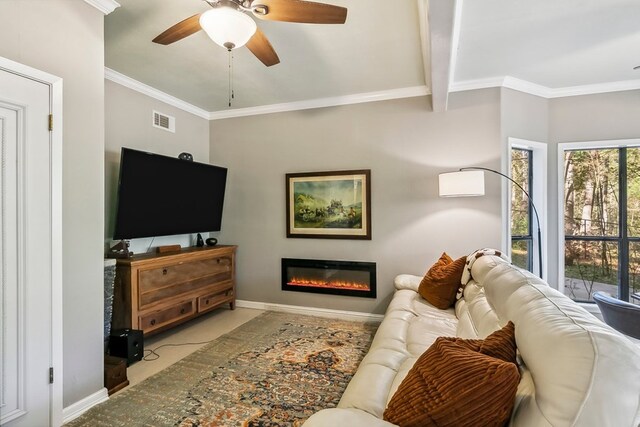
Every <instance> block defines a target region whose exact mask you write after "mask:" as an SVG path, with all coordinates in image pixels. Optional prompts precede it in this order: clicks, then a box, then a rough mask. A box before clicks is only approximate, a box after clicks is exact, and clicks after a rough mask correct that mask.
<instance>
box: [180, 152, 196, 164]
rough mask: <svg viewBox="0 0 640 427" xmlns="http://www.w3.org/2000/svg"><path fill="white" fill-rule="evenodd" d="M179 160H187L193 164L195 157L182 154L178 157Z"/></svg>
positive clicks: (185, 153)
mask: <svg viewBox="0 0 640 427" xmlns="http://www.w3.org/2000/svg"><path fill="white" fill-rule="evenodd" d="M178 158H179V159H180V160H186V161H188V162H193V156H192V155H191V153H187V152H184V151H183V152H182V153H180V154H179V155H178Z"/></svg>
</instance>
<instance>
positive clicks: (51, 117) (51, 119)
mask: <svg viewBox="0 0 640 427" xmlns="http://www.w3.org/2000/svg"><path fill="white" fill-rule="evenodd" d="M52 130H53V114H49V132H51V131H52Z"/></svg>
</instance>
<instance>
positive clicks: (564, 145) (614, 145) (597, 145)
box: [557, 139, 640, 304]
mask: <svg viewBox="0 0 640 427" xmlns="http://www.w3.org/2000/svg"><path fill="white" fill-rule="evenodd" d="M623 148H624V149H627V148H640V139H616V140H598V141H582V142H561V143H558V157H557V158H558V175H557V176H558V182H557V184H558V212H557V214H558V290H559V291H560V292H562V293H563V294H564V287H565V286H564V282H565V275H564V273H565V268H564V258H565V245H566V235H565V228H564V225H565V222H564V209H565V206H564V185H565V182H564V181H565V177H564V158H565V152H566V151H575V150H598V149H616V150H621V149H623ZM618 155H619V156H620V155H621V151H619V154H618ZM625 155H626V154H625ZM618 159H619V160H620V157H618ZM618 167H619V168H620V169H619V176H618V180H619V181H618V182H619V189H618V191H619V198H620V204H619V206H618V215H619V218H618V220H617V222H618V228H619V230H618V235H617V236H616V237H612V236H572V238H571V239H569V240H573V241H590V242H600V241H605V242H616V243H617V244H618V254H619V255H618V257H619V258H620V259H619V260H618V262H619V264H618V293H619V295H617V297H618V298H620V299H623V300H625V301H629V274H628V270H629V263H628V262H629V244H630V243H631V242H640V237H629V236H628V230H627V223H626V220H625V219H626V216H627V215H626V211H627V194H626V193H627V187H626V180H627V173H626V162H625V163H624V165H622V164H620V163H619V165H618ZM623 212H624V214H623ZM577 302H579V303H582V304H594V302H593V301H577Z"/></svg>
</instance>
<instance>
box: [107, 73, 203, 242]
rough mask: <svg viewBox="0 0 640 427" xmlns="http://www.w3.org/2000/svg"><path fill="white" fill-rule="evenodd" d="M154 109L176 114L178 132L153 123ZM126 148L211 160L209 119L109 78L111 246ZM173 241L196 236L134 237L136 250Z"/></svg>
mask: <svg viewBox="0 0 640 427" xmlns="http://www.w3.org/2000/svg"><path fill="white" fill-rule="evenodd" d="M154 110H155V111H158V112H161V113H163V114H168V115H170V116H173V117H175V119H176V129H175V133H173V132H168V131H166V130H163V129H158V128H155V127H153V126H152V122H151V118H152V112H153V111H154ZM122 147H128V148H133V149H136V150H143V151H150V152H153V153H158V154H164V155H166V156H172V157H177V156H178V154H180V153H181V152H183V151H186V152H189V153H191V154H193V159H194V160H195V161H197V162H204V163H209V121H208V120H206V119H203V118H200V117H197V116H195V115H193V114H191V113H187V112H185V111H182V110H180V109H178V108H175V107H172V106H170V105H167V104H165V103H163V102H160V101H158V100H156V99H153V98H150V97H148V96H146V95H143V94H141V93H139V92H136V91H134V90H131V89H129V88H126V87H124V86H122V85H120V84H117V83H114V82H111V81H109V80H105V152H104V162H105V206H104V213H105V243H106V244H107V245H109V244H110V243H111V242H112V241H111V238H112V237H113V230H114V221H115V210H116V199H117V190H118V174H119V170H120V149H121V148H122ZM214 163H215V161H214ZM169 244H180V245H182V246H192V245H194V241H193V236H189V235H181V236H163V237H156V238H154V239H134V240H132V241H131V250H133V251H134V252H135V253H139V252H146V251H147V250H149V247H150V246H152V247H155V246H159V245H169Z"/></svg>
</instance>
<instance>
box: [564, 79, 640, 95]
mask: <svg viewBox="0 0 640 427" xmlns="http://www.w3.org/2000/svg"><path fill="white" fill-rule="evenodd" d="M638 89H640V80H622V81H618V82H610V83H599V84H593V85H584V86H568V87H561V88H557V89H551V92H552V96H551V98H562V97H565V96H579V95H594V94H597V93H607V92H624V91H627V90H638Z"/></svg>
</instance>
